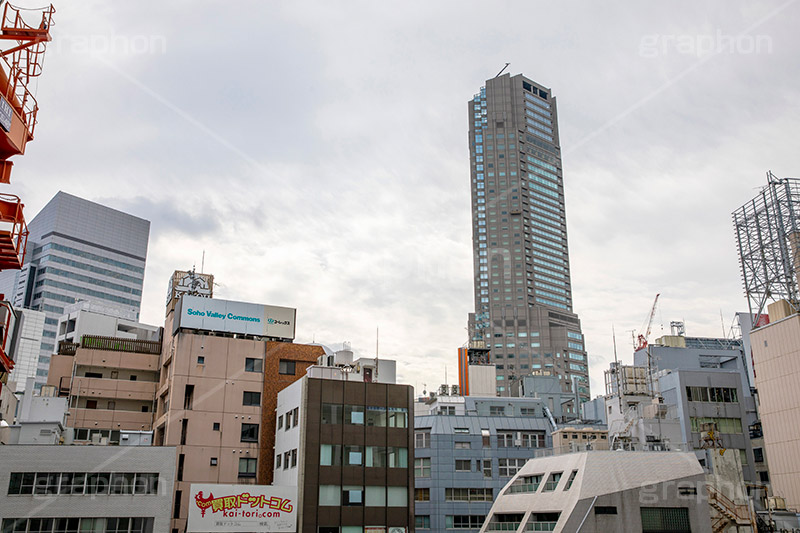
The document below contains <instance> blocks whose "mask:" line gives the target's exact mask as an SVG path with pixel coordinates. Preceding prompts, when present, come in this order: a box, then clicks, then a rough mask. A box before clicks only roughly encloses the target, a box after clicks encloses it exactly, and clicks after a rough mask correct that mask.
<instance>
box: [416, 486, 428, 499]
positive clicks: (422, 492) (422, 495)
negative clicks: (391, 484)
mask: <svg viewBox="0 0 800 533" xmlns="http://www.w3.org/2000/svg"><path fill="white" fill-rule="evenodd" d="M414 501H415V502H429V501H431V489H429V488H425V489H414Z"/></svg>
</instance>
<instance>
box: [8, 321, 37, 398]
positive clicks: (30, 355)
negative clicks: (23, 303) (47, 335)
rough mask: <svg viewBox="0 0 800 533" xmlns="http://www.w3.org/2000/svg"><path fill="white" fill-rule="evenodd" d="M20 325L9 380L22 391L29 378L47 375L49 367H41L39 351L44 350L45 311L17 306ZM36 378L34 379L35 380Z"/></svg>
mask: <svg viewBox="0 0 800 533" xmlns="http://www.w3.org/2000/svg"><path fill="white" fill-rule="evenodd" d="M14 311H15V312H16V314H17V320H18V321H19V326H17V331H16V340H15V341H14V347H13V352H14V357H13V359H14V370H12V371H11V375H10V376H9V378H8V380H9V381H10V382H11V381H13V382H14V383H15V385H16V390H19V391H22V390H23V389H24V387H25V384H26V382H27V381H28V378H38V380H39V382H40V383H41V381H42V378H46V377H47V369H42V368H39V353H40V352H41V350H42V340H43V334H44V321H45V313H44V312H43V311H34V310H33V309H23V308H21V307H18V308H15V309H14ZM35 381H36V380H34V382H35Z"/></svg>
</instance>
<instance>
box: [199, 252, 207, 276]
mask: <svg viewBox="0 0 800 533" xmlns="http://www.w3.org/2000/svg"><path fill="white" fill-rule="evenodd" d="M205 266H206V251H205V250H203V258H202V259H201V260H200V272H201V273H202V272H205Z"/></svg>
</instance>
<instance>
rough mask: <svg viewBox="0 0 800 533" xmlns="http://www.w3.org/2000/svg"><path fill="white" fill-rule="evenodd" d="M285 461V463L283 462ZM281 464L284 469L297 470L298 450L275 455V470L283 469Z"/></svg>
mask: <svg viewBox="0 0 800 533" xmlns="http://www.w3.org/2000/svg"><path fill="white" fill-rule="evenodd" d="M281 459H283V461H281ZM281 462H283V469H284V470H288V469H289V468H295V467H296V466H297V448H295V449H294V450H290V451H288V452H284V453H282V454H280V453H278V454H276V455H275V470H280V469H281ZM290 465H291V466H290Z"/></svg>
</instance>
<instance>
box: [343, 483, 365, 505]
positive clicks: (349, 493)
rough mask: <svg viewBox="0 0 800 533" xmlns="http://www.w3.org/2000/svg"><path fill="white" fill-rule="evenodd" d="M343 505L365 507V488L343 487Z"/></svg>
mask: <svg viewBox="0 0 800 533" xmlns="http://www.w3.org/2000/svg"><path fill="white" fill-rule="evenodd" d="M342 505H344V506H363V505H364V487H349V486H344V487H342Z"/></svg>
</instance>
